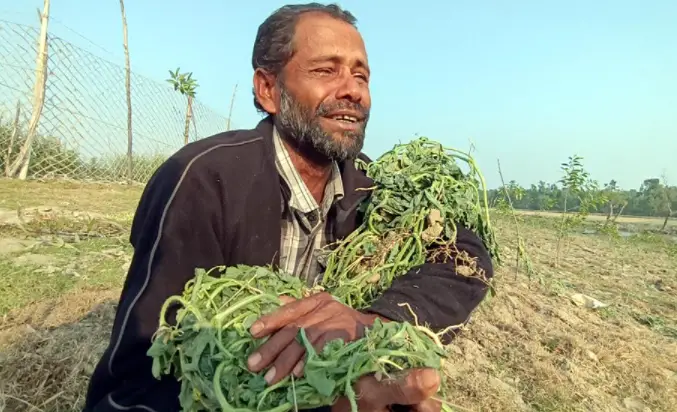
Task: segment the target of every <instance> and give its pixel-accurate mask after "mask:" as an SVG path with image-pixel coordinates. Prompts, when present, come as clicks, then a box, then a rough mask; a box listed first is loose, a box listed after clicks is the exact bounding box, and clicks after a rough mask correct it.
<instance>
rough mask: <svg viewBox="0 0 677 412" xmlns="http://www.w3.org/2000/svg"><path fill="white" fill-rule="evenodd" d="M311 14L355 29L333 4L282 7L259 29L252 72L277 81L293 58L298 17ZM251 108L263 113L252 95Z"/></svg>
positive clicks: (349, 16) (352, 19)
mask: <svg viewBox="0 0 677 412" xmlns="http://www.w3.org/2000/svg"><path fill="white" fill-rule="evenodd" d="M312 12H315V13H323V14H325V15H328V16H330V17H333V18H335V19H338V20H341V21H344V22H346V23H348V24H350V25H352V26H354V27H356V23H357V19H356V18H355V16H353V15H352V14H351V13H350V12H349V11H347V10H343V9H342V8H341V7H339V6H338V5H337V4H328V5H324V4H320V3H307V4H290V5H286V6H282V7H280V8H279V9H277V10H275V12H273V14H271V15H270V16H269V17H268V18H267V19H266V20H265V21H264V22H263V23H261V25H260V26H259V30H258V32H257V33H256V41H255V42H254V52H253V53H252V68H253V69H254V70H256V69H263V70H265V71H266V72H268V73H270V74H273V75H275V76H278V77H279V75H280V72H281V71H282V69H283V68H284V66H285V65H286V64H287V63H288V62H289V60H290V59H291V58H292V56H293V55H294V47H293V46H294V45H293V42H294V33H295V31H296V23H297V22H298V20H299V18H300V17H301V15H302V14H304V13H312ZM252 92H253V89H252ZM254 106H255V107H256V110H258V111H259V112H265V110H264V109H263V107H262V106H261V104H259V102H258V101H257V100H256V94H254Z"/></svg>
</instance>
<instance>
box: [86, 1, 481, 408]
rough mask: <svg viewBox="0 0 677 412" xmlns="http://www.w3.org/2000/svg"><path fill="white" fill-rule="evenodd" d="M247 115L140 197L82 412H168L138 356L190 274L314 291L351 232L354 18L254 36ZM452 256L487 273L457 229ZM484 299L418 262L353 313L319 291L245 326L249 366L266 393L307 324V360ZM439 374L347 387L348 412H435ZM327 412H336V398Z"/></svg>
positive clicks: (356, 145) (446, 271) (172, 403)
mask: <svg viewBox="0 0 677 412" xmlns="http://www.w3.org/2000/svg"><path fill="white" fill-rule="evenodd" d="M252 65H253V68H254V81H253V83H254V87H253V93H254V104H255V105H256V107H257V109H258V110H260V111H261V112H264V113H266V114H267V116H266V117H265V119H264V120H262V121H261V122H260V123H259V124H258V125H257V126H256V128H255V129H253V130H237V131H231V132H227V133H221V134H218V135H216V136H212V137H210V138H207V139H203V140H200V141H198V142H195V143H191V144H189V145H187V146H185V147H184V148H182V149H181V150H179V151H178V152H177V153H176V154H174V155H173V156H172V157H171V158H169V159H168V160H167V161H166V162H165V163H164V164H163V165H162V166H161V167H160V168H159V169H158V170H157V172H156V173H155V175H154V176H153V177H152V178H151V180H150V181H149V182H148V185H147V186H146V189H145V191H144V193H143V195H142V197H141V200H140V203H139V205H138V209H137V212H136V215H135V217H134V222H133V225H132V231H131V236H130V240H131V243H132V245H133V246H134V257H133V260H132V264H131V267H130V269H129V273H128V276H127V279H126V281H125V284H124V288H123V291H122V295H121V297H120V303H119V306H118V310H117V314H116V318H115V323H114V326H113V331H112V336H111V340H110V345H109V347H108V349H107V350H106V352H105V353H104V355H103V358H102V359H101V361H100V363H99V364H98V366H97V368H96V370H95V372H94V375H93V376H92V379H91V382H90V387H89V391H88V394H87V400H86V406H85V410H86V411H89V412H98V411H119V410H125V411H156V412H164V411H176V410H178V409H179V404H178V399H177V395H178V392H179V383H178V382H177V381H176V380H175V379H173V378H170V377H166V378H163V379H162V380H155V379H154V378H153V377H152V375H151V361H150V358H149V357H148V356H147V355H146V351H147V350H148V348H149V346H150V341H151V338H152V335H153V332H154V331H155V329H156V328H157V325H158V316H159V310H160V306H161V305H162V303H163V302H164V300H165V299H167V297H169V296H170V295H174V294H180V293H181V292H182V289H183V287H184V285H185V283H186V281H188V280H189V279H190V278H191V277H192V276H193V273H194V269H195V268H196V267H202V268H210V267H213V266H216V265H223V264H225V265H235V264H245V265H268V264H270V263H271V262H272V263H273V264H274V265H275V266H277V267H279V268H280V269H282V270H285V271H288V272H291V273H293V274H295V275H297V276H300V277H302V278H303V279H305V280H307V281H308V282H312V281H313V280H315V279H317V278H318V277H319V276H321V273H322V267H321V265H320V263H318V261H317V256H316V250H317V249H319V248H320V247H322V246H324V245H326V244H327V243H329V242H333V241H335V240H338V239H342V238H344V237H345V236H347V235H348V234H350V233H351V232H352V231H353V230H355V229H356V228H357V226H358V225H359V223H360V219H361V216H360V215H359V213H358V206H359V205H360V203H361V202H363V201H364V200H365V198H366V197H367V196H368V191H364V190H358V189H364V188H368V187H370V186H371V185H372V182H371V181H370V179H368V178H367V177H366V176H365V175H364V174H363V173H362V172H360V171H358V170H357V169H356V168H355V166H354V159H355V158H356V157H358V156H359V157H361V158H362V159H365V160H368V159H366V157H365V156H363V155H362V154H361V153H360V151H361V148H362V144H363V140H364V135H365V129H366V125H367V121H368V118H369V110H370V107H371V100H370V95H369V79H370V71H369V64H368V60H367V53H366V51H365V47H364V43H363V41H362V38H361V36H360V34H359V32H358V31H357V29H356V28H355V19H354V17H353V16H352V15H351V14H350V13H349V12H347V11H343V10H341V9H340V8H339V7H338V6H335V5H330V6H324V5H320V4H317V3H311V4H307V5H295V6H286V7H282V8H281V9H279V10H277V11H276V12H275V13H273V14H272V15H271V16H270V17H269V18H268V19H267V20H266V21H265V22H264V23H263V24H262V25H261V26H260V27H259V30H258V34H257V36H256V42H255V45H254V51H253V57H252ZM457 246H458V248H459V249H461V250H464V251H466V252H468V253H469V254H470V255H471V256H474V257H476V258H477V259H478V262H479V265H480V266H481V267H482V268H483V269H484V270H485V271H486V272H487V274H488V276H491V273H492V267H491V261H490V258H489V255H488V253H487V251H486V250H485V249H484V248H483V246H482V242H481V241H480V239H479V238H477V236H475V235H474V234H473V233H471V232H469V231H468V230H466V229H463V228H461V229H460V231H459V235H458V240H457ZM485 293H486V287H485V285H484V284H483V283H481V282H480V281H478V280H476V279H470V278H466V277H463V276H460V275H458V274H457V273H456V271H455V269H454V265H453V263H435V262H431V263H427V264H425V265H423V266H421V267H419V268H416V270H413V271H411V273H408V274H406V275H404V276H403V277H401V278H399V279H398V280H396V281H395V282H394V283H393V285H392V287H391V288H390V289H388V290H387V291H386V292H385V293H384V294H383V296H382V297H381V298H380V299H379V300H378V301H377V302H375V303H374V305H373V306H372V307H371V308H369V310H368V311H365V312H358V311H355V310H353V309H351V308H349V307H346V306H343V305H341V304H339V303H338V302H337V301H335V300H334V299H332V297H331V296H329V295H327V294H318V295H315V296H312V297H309V298H306V299H302V300H298V301H293V300H292V299H286V300H285V302H286V304H285V305H284V306H282V307H281V309H280V310H279V311H278V312H275V313H273V314H271V315H268V316H265V317H263V318H261V319H259V321H258V322H256V323H255V324H254V325H253V326H252V329H251V332H252V334H254V335H255V336H270V339H269V340H268V341H267V342H266V344H264V345H262V347H261V348H260V349H259V350H258V352H256V353H254V354H252V356H251V357H250V358H249V360H248V364H249V368H250V369H251V370H252V371H255V372H258V371H264V370H265V371H266V372H265V376H266V380H267V381H268V382H269V383H271V384H272V383H275V382H277V381H279V380H280V379H282V378H283V377H285V376H288V375H289V374H291V373H293V374H296V375H297V376H298V375H301V374H303V349H302V348H301V347H300V346H299V344H298V343H297V342H296V340H295V339H294V337H295V336H296V333H297V332H298V329H299V327H305V328H306V330H307V333H308V336H309V338H310V339H311V341H313V342H314V345H315V346H316V347H318V348H319V347H321V346H322V345H323V344H324V343H325V342H327V341H328V340H331V339H333V338H336V337H341V338H344V339H346V340H353V339H356V338H359V337H360V336H361V335H362V333H363V332H364V329H365V328H366V327H368V326H369V325H370V324H371V323H372V322H373V321H374V320H375V319H376V318H377V317H380V318H382V319H383V320H384V321H389V320H395V321H401V320H410V321H411V320H412V319H411V314H410V312H409V311H408V310H407V309H406V308H403V307H401V306H399V305H398V304H399V303H402V302H408V303H409V305H410V306H411V307H412V308H413V309H414V310H415V311H416V313H417V316H418V319H419V321H420V322H422V323H427V324H429V325H430V326H431V327H432V328H435V329H443V328H445V327H447V326H449V325H455V324H459V323H463V322H464V321H466V320H467V319H468V317H469V316H470V313H471V312H472V311H473V310H474V308H475V307H476V306H477V304H478V303H479V302H480V301H481V299H482V298H483V297H484V295H485ZM438 386H439V376H437V374H436V373H435V372H434V371H431V370H415V371H410V373H409V374H408V375H407V376H405V377H404V378H402V379H401V380H400V381H398V382H396V383H392V384H383V383H379V382H377V380H376V379H375V378H373V377H365V378H363V379H362V380H360V381H359V382H358V383H357V385H356V392H357V393H358V394H359V396H360V404H359V407H360V410H361V411H378V412H381V411H386V410H389V408H391V406H392V405H409V406H408V407H407V408H408V409H409V410H417V411H438V410H439V409H440V404H439V402H437V401H436V400H434V399H432V395H433V394H434V393H435V392H436V391H437V388H438ZM327 409H328V410H329V409H331V410H332V411H336V412H340V411H347V410H349V406H348V404H347V402H346V400H345V399H340V400H339V401H338V402H337V404H336V405H334V406H332V407H331V408H327Z"/></svg>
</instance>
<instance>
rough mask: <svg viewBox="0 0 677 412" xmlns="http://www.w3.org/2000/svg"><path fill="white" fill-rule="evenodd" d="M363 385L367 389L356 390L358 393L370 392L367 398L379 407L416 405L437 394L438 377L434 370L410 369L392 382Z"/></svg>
mask: <svg viewBox="0 0 677 412" xmlns="http://www.w3.org/2000/svg"><path fill="white" fill-rule="evenodd" d="M364 384H365V385H367V386H368V387H365V388H358V393H364V394H368V393H370V392H371V395H370V396H369V397H370V398H372V399H374V400H375V401H376V402H377V403H378V404H379V405H383V406H387V405H394V404H398V405H416V404H418V403H421V402H423V401H425V400H426V399H428V398H430V397H431V396H433V395H435V393H437V390H438V389H439V386H440V376H439V374H438V373H437V371H435V370H434V369H412V370H410V371H409V372H408V373H407V374H406V375H405V376H403V377H402V378H400V379H397V380H394V381H381V382H378V383H377V384H376V385H373V382H369V381H365V382H364ZM358 385H360V383H358ZM372 385H373V386H372Z"/></svg>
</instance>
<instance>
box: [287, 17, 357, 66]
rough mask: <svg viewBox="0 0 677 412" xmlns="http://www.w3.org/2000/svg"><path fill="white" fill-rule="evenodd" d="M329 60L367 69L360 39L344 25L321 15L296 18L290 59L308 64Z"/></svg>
mask: <svg viewBox="0 0 677 412" xmlns="http://www.w3.org/2000/svg"><path fill="white" fill-rule="evenodd" d="M323 58H331V59H332V60H341V61H343V62H344V63H346V64H349V65H351V66H352V65H355V64H357V65H363V66H367V65H368V60H367V51H366V48H365V46H364V41H363V39H362V35H360V32H359V31H357V29H356V28H355V27H353V26H352V25H351V24H349V23H346V22H344V21H341V20H338V19H335V18H333V17H330V16H327V15H325V14H321V13H307V14H304V15H303V16H301V17H300V18H299V21H298V22H297V24H296V30H295V33H294V59H298V60H301V61H308V62H311V61H313V60H316V59H323Z"/></svg>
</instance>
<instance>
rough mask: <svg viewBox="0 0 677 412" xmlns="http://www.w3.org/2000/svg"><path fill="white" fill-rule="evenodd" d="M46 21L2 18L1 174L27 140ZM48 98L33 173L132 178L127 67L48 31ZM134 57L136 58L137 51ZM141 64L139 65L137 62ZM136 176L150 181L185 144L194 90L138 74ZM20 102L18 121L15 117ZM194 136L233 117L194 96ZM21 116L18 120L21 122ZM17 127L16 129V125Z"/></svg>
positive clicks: (134, 86)
mask: <svg viewBox="0 0 677 412" xmlns="http://www.w3.org/2000/svg"><path fill="white" fill-rule="evenodd" d="M39 32H40V30H39V28H35V27H30V26H24V25H20V24H16V23H10V22H4V21H0V174H3V175H4V174H5V170H6V165H7V164H11V163H12V162H13V161H14V160H15V159H16V158H17V155H18V153H19V150H20V148H21V146H22V145H23V144H24V142H25V140H26V136H27V131H28V123H29V120H30V118H31V112H32V96H33V87H34V83H35V77H36V74H35V70H36V55H37V47H38V38H39ZM47 55H48V59H47V60H48V61H47V69H46V71H47V78H46V86H45V102H44V106H43V109H42V115H41V118H40V121H39V124H38V128H37V132H36V135H35V138H34V141H33V143H32V145H31V149H30V157H29V159H30V162H29V165H28V169H27V171H28V177H29V178H63V177H65V178H70V179H78V180H94V181H124V180H127V178H128V158H129V157H128V155H127V150H128V148H127V140H128V138H127V98H126V89H125V68H124V65H123V64H116V63H113V62H110V61H107V60H105V59H103V58H101V57H98V56H95V55H93V54H92V53H90V52H88V51H86V50H83V49H81V48H79V47H77V46H74V45H73V44H70V43H69V42H67V41H65V40H63V39H61V38H59V37H56V36H48V42H47ZM131 57H132V63H133V55H132V56H131ZM132 69H133V65H132ZM131 100H132V133H133V144H132V153H133V155H132V165H133V169H132V179H133V180H135V181H138V182H143V183H145V182H146V181H147V180H148V178H149V177H150V176H151V175H152V173H153V172H154V171H155V169H156V168H157V167H158V166H159V165H160V163H162V162H163V161H164V160H165V159H166V158H167V157H169V156H170V155H171V154H172V153H173V152H175V151H176V150H177V149H179V148H180V147H181V146H183V144H184V128H185V119H186V111H187V108H188V104H187V98H186V97H185V96H183V95H181V94H180V93H179V92H177V91H174V89H173V88H172V87H171V85H169V84H168V83H163V82H159V81H155V80H151V79H148V78H146V77H143V76H141V75H138V74H135V73H134V72H133V70H132V74H131ZM17 107H18V108H19V111H20V112H19V113H20V114H19V117H18V119H19V120H18V122H16V123H15V117H16V113H17ZM192 112H193V113H192V120H191V124H190V130H189V141H195V140H197V139H200V138H204V137H207V136H210V135H212V134H215V133H218V132H221V131H223V130H225V128H226V123H227V118H226V117H225V116H223V115H221V114H219V113H217V112H215V111H214V110H212V109H210V108H209V107H207V106H205V105H204V104H202V103H201V102H200V101H198V100H196V99H194V100H193V102H192ZM15 124H16V125H18V127H15ZM15 129H16V130H15Z"/></svg>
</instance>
